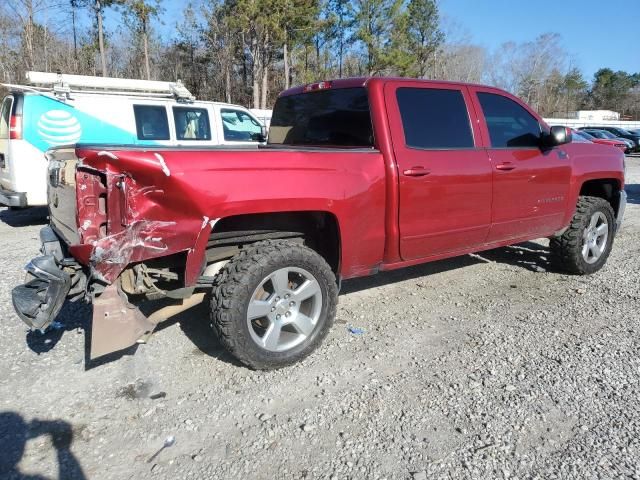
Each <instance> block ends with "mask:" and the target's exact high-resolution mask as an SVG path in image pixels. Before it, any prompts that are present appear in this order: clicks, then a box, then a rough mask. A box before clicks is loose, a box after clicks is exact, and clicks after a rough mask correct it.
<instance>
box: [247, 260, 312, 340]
mask: <svg viewBox="0 0 640 480" xmlns="http://www.w3.org/2000/svg"><path fill="white" fill-rule="evenodd" d="M321 312H322V290H321V289H320V284H319V283H318V281H317V280H316V279H315V277H314V276H313V275H312V274H311V273H309V272H308V271H307V270H305V269H303V268H297V267H284V268H280V269H278V270H276V271H275V272H273V273H271V274H270V275H268V276H267V277H266V278H264V279H263V280H262V281H261V282H260V284H259V285H258V287H257V288H256V289H255V290H254V291H253V294H252V295H251V298H250V300H249V305H248V307H247V326H248V327H249V333H250V334H251V338H252V339H253V341H254V342H256V344H257V345H258V346H259V347H261V348H263V349H265V350H268V351H270V352H282V351H285V350H289V349H291V348H294V347H296V346H298V345H300V344H301V343H302V342H304V341H305V340H306V339H307V338H309V336H310V335H311V334H312V333H313V331H314V329H315V327H316V325H317V324H318V320H319V319H320V314H321Z"/></svg>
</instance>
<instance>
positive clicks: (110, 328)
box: [13, 77, 626, 369]
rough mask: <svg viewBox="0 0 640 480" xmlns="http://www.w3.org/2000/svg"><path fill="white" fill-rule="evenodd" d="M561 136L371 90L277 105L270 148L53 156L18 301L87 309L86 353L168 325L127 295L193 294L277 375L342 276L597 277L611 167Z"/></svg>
mask: <svg viewBox="0 0 640 480" xmlns="http://www.w3.org/2000/svg"><path fill="white" fill-rule="evenodd" d="M571 139H572V135H571V129H569V128H566V127H563V126H553V127H549V126H548V125H547V124H546V123H545V122H544V120H542V119H541V118H540V116H538V115H537V114H536V113H535V112H534V111H533V110H532V109H531V108H530V107H528V106H527V105H525V104H524V103H523V102H522V101H521V100H519V99H518V98H516V97H514V96H513V95H510V94H509V93H507V92H505V91H502V90H499V89H497V88H493V87H484V86H479V85H468V84H462V83H453V82H435V81H425V80H412V79H397V78H380V77H377V78H351V79H342V80H336V81H325V82H319V83H315V84H311V85H305V86H300V87H296V88H292V89H290V90H287V91H285V92H283V93H281V94H280V96H279V97H278V100H277V101H276V103H275V106H274V110H273V117H272V119H271V126H270V128H269V137H268V143H267V145H265V146H260V145H256V146H254V147H247V148H243V149H234V148H220V147H215V148H201V147H199V148H197V149H189V148H186V147H183V146H156V147H139V146H138V147H135V146H133V147H132V146H130V145H120V146H118V145H110V146H105V145H87V144H82V145H70V146H66V147H58V148H55V149H51V150H50V151H49V152H48V155H49V158H50V161H49V175H48V176H47V181H48V182H49V193H48V195H49V208H50V226H47V227H45V228H43V229H42V231H41V233H40V238H41V240H42V243H43V247H42V250H41V256H39V257H37V258H34V259H33V260H32V261H31V262H30V263H29V264H28V266H27V267H26V269H27V271H28V276H27V278H26V282H25V284H24V285H21V286H18V287H16V288H15V289H14V290H13V304H14V307H15V308H16V311H17V312H18V314H19V316H20V318H22V319H23V320H24V321H25V322H26V323H27V324H28V325H29V326H30V327H32V328H38V329H43V328H46V327H47V325H48V324H50V323H51V322H52V321H53V319H54V318H55V317H56V315H57V314H58V312H59V311H60V308H61V307H62V304H63V303H64V301H65V300H66V299H69V300H70V301H71V300H79V299H85V300H87V301H89V302H92V303H93V307H94V308H93V324H92V327H91V328H92V329H91V353H90V355H91V358H97V357H100V356H102V355H106V354H109V353H111V352H114V351H117V350H121V349H124V348H127V347H129V346H130V345H132V344H134V343H135V342H137V341H138V340H143V339H144V338H147V337H148V335H150V334H151V332H152V331H153V329H154V328H155V325H156V324H157V322H159V321H161V320H163V319H166V318H167V317H166V316H164V315H165V313H169V311H168V310H166V309H165V310H164V313H162V315H160V314H158V311H157V312H154V313H153V314H151V315H150V316H149V317H147V316H145V314H144V313H143V311H142V310H139V309H137V308H133V307H132V306H131V305H130V304H129V301H130V300H129V299H131V301H134V299H136V300H135V301H140V302H142V301H143V300H145V299H147V300H151V299H157V298H158V297H163V296H164V297H166V299H167V300H170V299H175V300H180V301H181V302H180V303H179V304H176V303H173V304H172V305H169V307H167V308H170V313H172V314H173V313H176V312H177V311H179V310H176V309H179V308H182V309H186V308H188V307H189V306H193V305H195V304H196V303H198V302H201V301H203V300H204V299H205V297H206V298H209V299H210V302H211V303H210V311H209V312H210V321H208V320H206V319H204V318H203V319H202V321H203V322H206V323H211V324H212V326H213V328H214V329H215V331H216V332H217V334H218V337H219V339H220V341H221V343H222V345H223V346H224V347H225V348H227V349H228V350H229V352H231V354H232V355H234V356H235V357H236V358H237V359H238V360H240V361H241V362H243V363H244V364H246V365H249V366H250V367H253V368H258V369H270V368H277V367H282V366H285V365H289V364H291V363H294V362H297V361H299V360H301V359H302V358H304V357H305V356H307V355H308V354H309V353H311V352H312V351H313V350H314V349H315V348H316V347H317V346H318V345H319V344H320V343H321V342H322V340H323V338H324V337H326V335H327V333H328V331H329V329H330V328H331V325H332V324H333V321H334V318H335V315H336V303H337V301H338V289H339V286H340V283H341V281H342V280H345V279H349V278H355V277H361V276H365V275H371V274H374V273H377V272H379V271H384V270H393V269H397V268H400V267H407V266H410V265H416V264H418V263H423V262H428V261H433V260H439V259H442V258H446V257H453V256H456V255H464V254H467V253H470V252H476V251H480V250H488V249H493V248H496V247H500V246H504V245H511V244H514V243H520V242H523V241H526V240H531V239H534V238H540V237H546V238H549V239H550V250H551V253H552V258H554V259H556V260H557V261H558V265H559V266H560V267H561V268H563V269H564V270H566V271H568V272H571V273H574V274H580V275H586V274H590V273H594V272H596V271H598V270H599V269H600V268H602V267H603V266H604V264H605V262H606V261H607V257H608V256H609V253H610V251H611V247H612V245H613V240H614V237H615V234H616V231H617V230H618V227H619V225H620V222H621V221H622V217H623V213H624V209H625V204H626V193H625V191H624V154H623V153H622V152H619V151H616V150H615V149H613V148H610V147H606V146H603V145H596V144H593V143H577V142H576V143H572V141H571ZM591 283H593V285H594V288H599V284H598V280H597V279H596V280H594V281H593V282H591ZM167 354H172V352H167Z"/></svg>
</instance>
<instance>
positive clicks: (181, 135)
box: [173, 107, 211, 140]
mask: <svg viewBox="0 0 640 480" xmlns="http://www.w3.org/2000/svg"><path fill="white" fill-rule="evenodd" d="M173 119H174V122H175V124H176V138H177V139H178V140H211V128H210V127H209V114H208V113H207V110H206V109H204V108H190V107H173Z"/></svg>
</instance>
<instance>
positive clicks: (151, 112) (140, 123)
mask: <svg viewBox="0 0 640 480" xmlns="http://www.w3.org/2000/svg"><path fill="white" fill-rule="evenodd" d="M133 114H134V116H135V118H136V131H137V134H138V140H169V122H168V120H167V109H166V108H165V107H164V106H160V105H134V106H133Z"/></svg>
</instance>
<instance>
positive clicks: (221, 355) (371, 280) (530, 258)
mask: <svg viewBox="0 0 640 480" xmlns="http://www.w3.org/2000/svg"><path fill="white" fill-rule="evenodd" d="M548 258H549V249H548V248H547V247H544V246H542V245H540V244H537V243H534V242H525V243H521V244H518V245H513V246H509V247H504V248H497V249H494V250H488V251H485V252H480V253H478V254H473V255H463V256H460V257H454V258H450V259H446V260H439V261H435V262H430V263H425V264H421V265H416V266H414V267H408V268H404V269H399V270H392V271H388V272H381V273H379V274H378V275H372V276H369V277H363V278H357V279H353V280H348V281H345V282H344V283H343V285H342V289H341V291H340V294H341V295H346V294H350V293H355V292H359V291H361V290H367V289H370V288H376V287H381V286H384V285H389V284H393V283H398V282H402V281H406V280H416V279H420V278H424V277H429V276H430V275H436V274H439V273H444V272H448V271H451V270H457V269H462V268H466V267H470V266H473V265H478V264H482V263H491V262H496V263H502V264H508V265H513V266H517V267H520V268H523V269H526V270H529V271H531V272H536V273H537V272H545V271H554V270H553V268H552V266H551V265H550V263H549V260H548ZM166 305H167V301H162V300H160V301H155V302H149V303H148V304H146V305H141V311H142V312H143V313H144V314H145V315H149V314H150V313H151V312H153V311H154V310H156V309H158V308H161V307H162V306H166ZM91 316H92V308H91V306H89V305H86V304H84V303H69V302H67V303H65V305H64V307H63V309H62V311H61V312H60V314H59V316H58V321H57V322H55V323H54V324H53V326H52V327H49V328H48V329H47V331H46V332H45V333H44V334H42V333H40V332H38V331H30V332H28V333H27V338H26V340H27V345H28V346H29V348H30V349H31V350H32V351H34V352H36V353H38V354H42V353H46V352H48V351H50V350H51V349H52V348H54V347H55V345H56V344H57V343H58V342H59V341H60V340H61V339H62V338H63V336H64V335H65V333H66V332H74V331H75V332H78V333H82V332H84V337H85V339H84V344H85V346H84V363H85V370H90V369H93V368H96V367H99V366H101V365H104V364H107V363H110V362H112V361H115V360H118V359H119V358H121V357H123V356H124V355H132V354H135V352H136V349H137V348H138V345H134V346H132V347H130V348H127V349H125V350H121V351H119V352H114V353H112V354H109V355H105V356H104V357H100V358H98V359H96V360H90V358H89V351H90V347H91ZM176 324H178V325H179V327H180V329H181V330H182V332H183V333H184V334H185V335H186V336H187V338H188V339H189V340H190V341H191V342H192V343H193V345H194V346H195V348H194V350H193V352H194V354H196V355H207V356H210V357H213V358H216V359H218V360H220V361H222V362H225V363H229V364H232V365H235V366H238V367H242V364H240V363H239V362H238V361H236V360H235V359H234V357H232V356H231V355H230V354H229V353H227V351H226V350H225V349H224V347H223V346H222V344H221V343H220V342H219V340H218V338H217V336H216V334H215V332H214V331H213V329H212V327H211V325H210V320H209V299H208V298H205V300H204V301H203V302H202V303H201V304H199V305H196V306H194V307H191V308H190V309H189V310H186V311H184V312H181V313H179V314H177V315H175V316H174V317H171V318H170V319H169V320H167V321H164V322H162V323H160V324H159V325H158V326H157V327H156V329H155V331H154V334H153V335H161V332H162V331H163V330H164V329H166V328H169V327H171V326H173V325H176ZM152 341H153V339H152Z"/></svg>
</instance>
